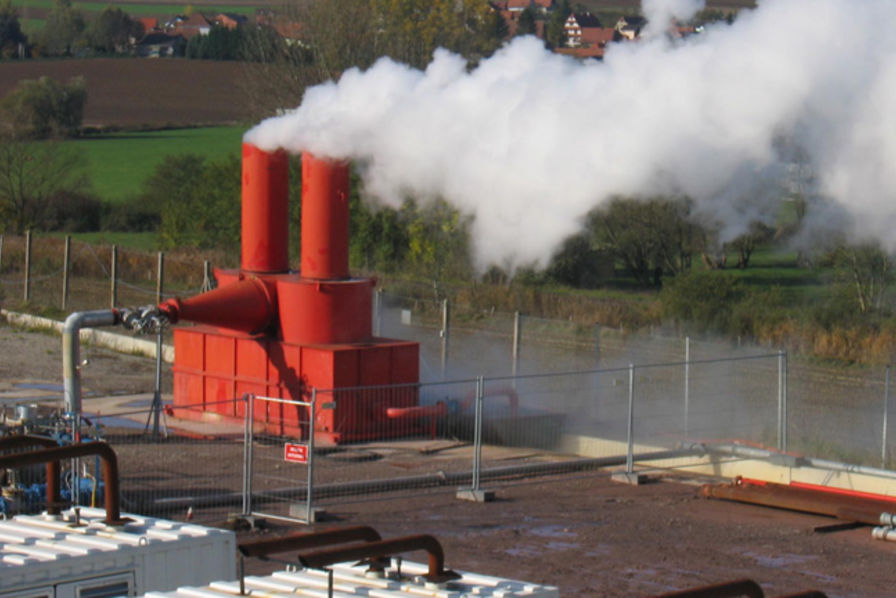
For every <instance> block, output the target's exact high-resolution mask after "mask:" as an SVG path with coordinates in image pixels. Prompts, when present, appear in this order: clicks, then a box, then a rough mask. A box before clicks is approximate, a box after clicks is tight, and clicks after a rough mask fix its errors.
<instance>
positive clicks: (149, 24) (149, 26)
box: [136, 17, 160, 33]
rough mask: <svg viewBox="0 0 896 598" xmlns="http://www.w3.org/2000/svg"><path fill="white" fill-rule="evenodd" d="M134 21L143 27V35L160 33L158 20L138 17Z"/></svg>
mask: <svg viewBox="0 0 896 598" xmlns="http://www.w3.org/2000/svg"><path fill="white" fill-rule="evenodd" d="M136 20H137V21H138V22H139V23H140V24H141V25H143V33H152V32H154V31H160V29H159V20H158V19H157V18H155V17H138V18H137V19H136Z"/></svg>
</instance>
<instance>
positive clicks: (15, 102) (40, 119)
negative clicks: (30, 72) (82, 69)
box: [0, 77, 87, 139]
mask: <svg viewBox="0 0 896 598" xmlns="http://www.w3.org/2000/svg"><path fill="white" fill-rule="evenodd" d="M86 104H87V85H86V83H85V82H84V78H83V77H74V78H72V79H71V80H69V82H68V83H67V84H62V83H59V82H58V81H55V80H53V79H50V78H49V77H41V78H40V79H26V80H24V81H22V82H20V83H19V85H18V87H16V89H15V90H14V91H12V92H11V93H10V94H9V95H7V96H6V97H5V98H3V101H2V103H0V112H2V115H3V118H4V120H5V121H6V122H7V123H8V125H9V126H10V128H11V129H12V130H13V131H15V133H16V134H18V135H19V136H23V137H30V138H33V139H47V138H50V137H71V136H73V135H76V134H77V133H78V131H79V129H80V127H81V122H82V121H83V120H84V106H85V105H86Z"/></svg>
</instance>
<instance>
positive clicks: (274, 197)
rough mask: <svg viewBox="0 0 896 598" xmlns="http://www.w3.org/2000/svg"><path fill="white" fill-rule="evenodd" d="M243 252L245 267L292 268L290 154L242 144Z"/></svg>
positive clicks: (271, 270)
mask: <svg viewBox="0 0 896 598" xmlns="http://www.w3.org/2000/svg"><path fill="white" fill-rule="evenodd" d="M241 243H242V247H241V249H242V254H241V260H240V264H241V267H242V269H243V270H244V271H247V272H256V273H277V272H286V271H288V270H289V155H288V154H287V153H286V152H284V151H283V150H277V151H275V152H266V151H263V150H261V149H259V148H258V147H256V146H254V145H252V144H251V143H244V144H243V196H242V235H241Z"/></svg>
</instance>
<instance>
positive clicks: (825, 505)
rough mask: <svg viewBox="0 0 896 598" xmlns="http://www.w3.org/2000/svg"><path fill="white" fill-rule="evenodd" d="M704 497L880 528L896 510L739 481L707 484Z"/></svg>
mask: <svg viewBox="0 0 896 598" xmlns="http://www.w3.org/2000/svg"><path fill="white" fill-rule="evenodd" d="M700 494H701V495H702V496H704V497H706V498H720V499H724V500H734V501H738V502H744V503H750V504H755V505H762V506H767V507H776V508H780V509H789V510H792V511H801V512H804V513H815V514H818V515H826V516H829V517H836V518H837V519H843V520H846V521H856V522H859V523H865V524H868V525H876V524H877V523H878V521H879V519H880V514H881V513H883V512H885V511H887V510H892V509H893V508H894V507H896V502H894V501H889V500H885V499H876V498H870V497H864V496H853V495H848V494H841V493H835V492H825V491H820V490H817V489H811V488H799V487H793V486H787V485H784V484H774V483H771V482H768V483H752V482H745V481H740V480H736V481H735V482H733V483H731V484H716V485H711V484H706V485H704V486H703V487H702V488H701V490H700Z"/></svg>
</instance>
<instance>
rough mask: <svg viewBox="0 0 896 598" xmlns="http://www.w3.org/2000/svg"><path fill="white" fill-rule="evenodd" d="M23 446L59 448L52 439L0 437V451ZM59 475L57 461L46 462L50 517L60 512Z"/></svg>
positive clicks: (59, 468) (60, 490) (18, 436)
mask: <svg viewBox="0 0 896 598" xmlns="http://www.w3.org/2000/svg"><path fill="white" fill-rule="evenodd" d="M25 446H41V447H44V448H54V447H57V446H59V443H58V442H56V441H55V440H53V439H52V438H47V437H46V436H36V435H33V434H13V435H12V436H3V437H0V451H5V450H7V449H12V448H21V447H25ZM13 454H15V453H13ZM61 474H62V466H61V465H60V463H59V461H47V513H48V514H50V515H58V514H59V513H60V512H61V510H62V488H61V487H60V485H59V477H60V475H61Z"/></svg>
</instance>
